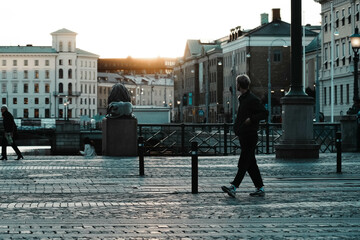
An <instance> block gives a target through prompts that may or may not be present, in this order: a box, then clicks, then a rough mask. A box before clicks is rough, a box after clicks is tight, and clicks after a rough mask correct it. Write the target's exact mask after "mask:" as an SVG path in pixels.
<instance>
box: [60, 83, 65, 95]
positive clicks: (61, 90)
mask: <svg viewBox="0 0 360 240" xmlns="http://www.w3.org/2000/svg"><path fill="white" fill-rule="evenodd" d="M63 92H64V85H63V84H62V83H59V93H63Z"/></svg>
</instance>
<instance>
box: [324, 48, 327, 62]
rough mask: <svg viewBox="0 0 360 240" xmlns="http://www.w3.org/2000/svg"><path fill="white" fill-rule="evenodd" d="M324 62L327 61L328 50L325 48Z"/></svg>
mask: <svg viewBox="0 0 360 240" xmlns="http://www.w3.org/2000/svg"><path fill="white" fill-rule="evenodd" d="M324 60H325V61H327V60H328V48H327V47H325V50H324Z"/></svg>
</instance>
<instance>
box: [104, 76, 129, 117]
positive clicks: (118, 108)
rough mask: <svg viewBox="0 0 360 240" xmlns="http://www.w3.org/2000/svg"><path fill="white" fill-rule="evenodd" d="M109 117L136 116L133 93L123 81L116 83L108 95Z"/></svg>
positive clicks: (107, 115)
mask: <svg viewBox="0 0 360 240" xmlns="http://www.w3.org/2000/svg"><path fill="white" fill-rule="evenodd" d="M108 103H109V105H108V107H107V114H106V117H107V118H134V116H133V114H132V104H131V95H130V93H129V90H128V89H127V88H126V87H125V86H124V85H123V84H121V83H117V84H115V85H114V86H113V87H112V89H111V92H110V95H109V97H108Z"/></svg>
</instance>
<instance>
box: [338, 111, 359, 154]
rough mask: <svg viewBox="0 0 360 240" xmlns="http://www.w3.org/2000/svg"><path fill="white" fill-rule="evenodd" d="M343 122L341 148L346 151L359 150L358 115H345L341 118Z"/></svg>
mask: <svg viewBox="0 0 360 240" xmlns="http://www.w3.org/2000/svg"><path fill="white" fill-rule="evenodd" d="M340 123H341V139H342V144H341V150H342V151H344V152H357V151H358V150H359V149H358V146H359V142H358V141H359V139H358V134H359V129H358V124H357V116H356V115H345V116H342V117H341V119H340Z"/></svg>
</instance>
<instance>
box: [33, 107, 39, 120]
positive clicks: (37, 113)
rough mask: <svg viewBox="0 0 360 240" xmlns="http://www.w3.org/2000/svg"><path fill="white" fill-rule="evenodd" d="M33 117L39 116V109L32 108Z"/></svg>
mask: <svg viewBox="0 0 360 240" xmlns="http://www.w3.org/2000/svg"><path fill="white" fill-rule="evenodd" d="M34 118H39V109H36V108H35V109H34Z"/></svg>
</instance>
